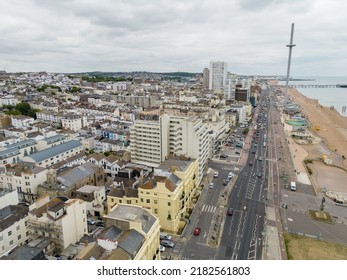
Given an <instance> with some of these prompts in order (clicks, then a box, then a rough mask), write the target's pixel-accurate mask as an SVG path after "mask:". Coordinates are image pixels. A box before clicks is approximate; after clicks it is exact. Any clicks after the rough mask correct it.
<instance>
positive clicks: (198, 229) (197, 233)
mask: <svg viewBox="0 0 347 280" xmlns="http://www.w3.org/2000/svg"><path fill="white" fill-rule="evenodd" d="M200 232H201V228H199V227H196V228H195V229H194V235H199V234H200Z"/></svg>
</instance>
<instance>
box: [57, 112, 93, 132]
mask: <svg viewBox="0 0 347 280" xmlns="http://www.w3.org/2000/svg"><path fill="white" fill-rule="evenodd" d="M86 123H87V117H85V116H80V115H64V116H63V117H62V119H61V126H62V127H63V128H65V129H70V130H72V131H80V130H81V129H82V128H83V127H84V126H85V125H86Z"/></svg>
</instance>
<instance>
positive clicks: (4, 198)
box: [0, 175, 19, 209]
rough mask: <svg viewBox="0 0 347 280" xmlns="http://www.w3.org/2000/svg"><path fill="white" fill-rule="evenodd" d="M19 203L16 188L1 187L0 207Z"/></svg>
mask: <svg viewBox="0 0 347 280" xmlns="http://www.w3.org/2000/svg"><path fill="white" fill-rule="evenodd" d="M0 176H1V175H0ZM18 203H19V200H18V195H17V192H16V191H15V190H14V189H12V190H10V189H7V188H3V187H1V188H0V209H1V208H4V207H6V206H9V205H17V204H18Z"/></svg>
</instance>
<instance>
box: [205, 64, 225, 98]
mask: <svg viewBox="0 0 347 280" xmlns="http://www.w3.org/2000/svg"><path fill="white" fill-rule="evenodd" d="M227 75H228V64H227V63H226V62H224V61H211V62H210V80H209V89H210V90H213V91H221V92H224V91H225V90H226V81H227Z"/></svg>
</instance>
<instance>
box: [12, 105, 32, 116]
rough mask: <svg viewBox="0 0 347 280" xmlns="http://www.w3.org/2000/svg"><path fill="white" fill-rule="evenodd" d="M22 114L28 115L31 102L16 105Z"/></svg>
mask: <svg viewBox="0 0 347 280" xmlns="http://www.w3.org/2000/svg"><path fill="white" fill-rule="evenodd" d="M15 109H16V110H18V111H19V112H20V113H21V114H22V115H24V116H28V113H29V111H30V110H31V107H30V104H29V103H27V102H21V103H18V104H17V105H16V107H15Z"/></svg>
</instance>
